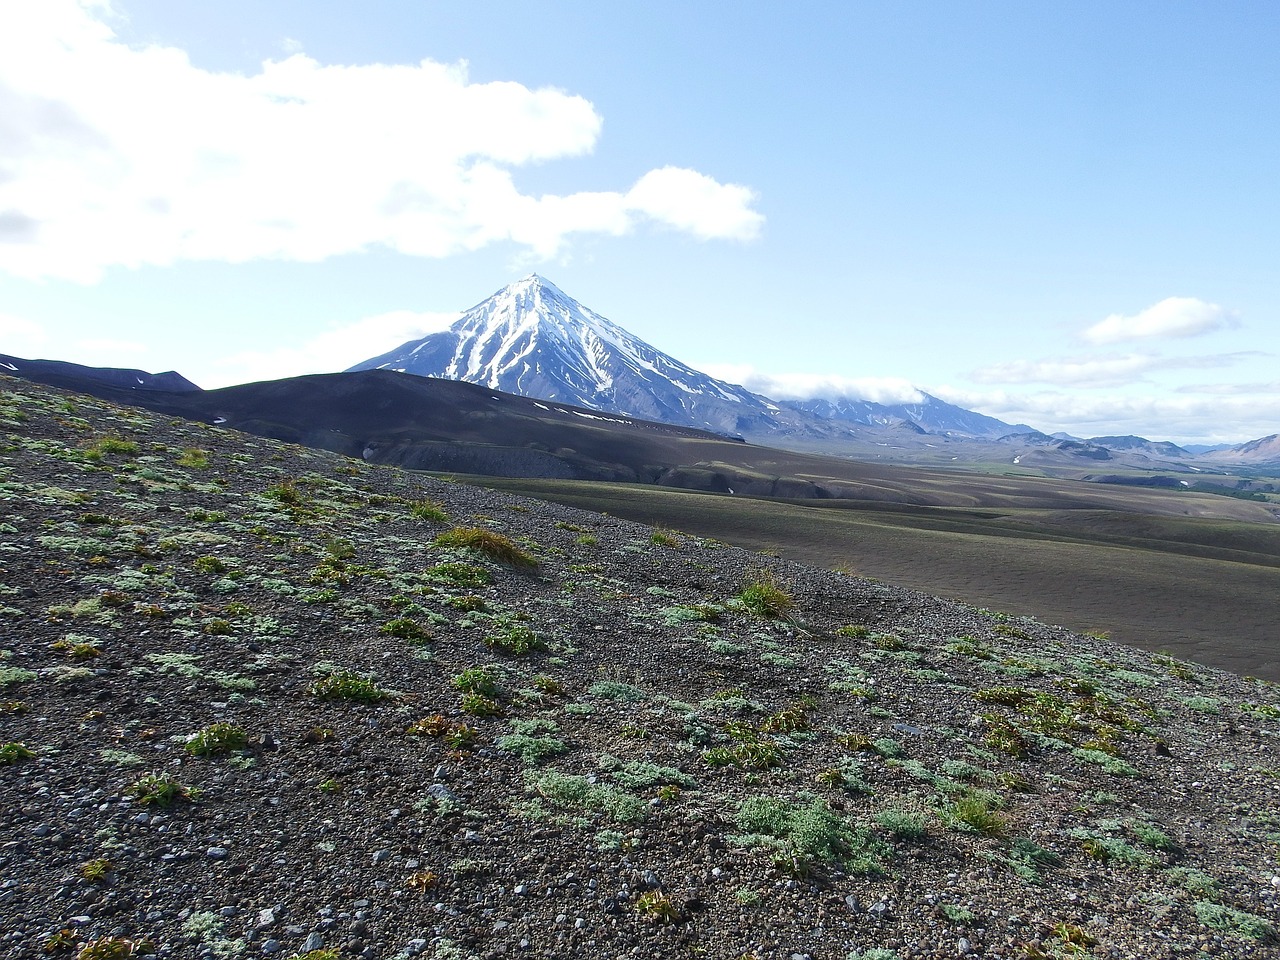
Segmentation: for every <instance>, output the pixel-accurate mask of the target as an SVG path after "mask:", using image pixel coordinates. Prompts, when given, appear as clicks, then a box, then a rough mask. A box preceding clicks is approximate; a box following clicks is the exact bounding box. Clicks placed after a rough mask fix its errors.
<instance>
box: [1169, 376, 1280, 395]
mask: <svg viewBox="0 0 1280 960" xmlns="http://www.w3.org/2000/svg"><path fill="white" fill-rule="evenodd" d="M1175 392H1177V393H1198V394H1202V395H1206V396H1217V397H1228V396H1255V395H1266V394H1277V395H1280V380H1271V381H1267V382H1262V383H1188V384H1183V385H1182V386H1180V387H1176V388H1175Z"/></svg>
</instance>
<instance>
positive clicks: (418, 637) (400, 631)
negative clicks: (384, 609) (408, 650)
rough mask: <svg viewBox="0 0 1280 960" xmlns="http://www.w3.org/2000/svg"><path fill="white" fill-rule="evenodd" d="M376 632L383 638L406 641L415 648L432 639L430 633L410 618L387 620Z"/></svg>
mask: <svg viewBox="0 0 1280 960" xmlns="http://www.w3.org/2000/svg"><path fill="white" fill-rule="evenodd" d="M378 632H379V633H381V634H382V635H383V636H387V637H396V638H397V639H399V640H407V641H409V642H410V643H412V644H414V645H415V646H416V645H420V644H424V643H427V642H429V641H430V640H431V639H432V637H431V632H430V631H429V630H427V629H426V628H425V627H424V626H422V624H420V623H418V621H417V620H414V619H413V618H412V617H396V618H395V619H394V620H388V621H387V622H386V623H384V624H383V625H382V626H381V627H379V628H378Z"/></svg>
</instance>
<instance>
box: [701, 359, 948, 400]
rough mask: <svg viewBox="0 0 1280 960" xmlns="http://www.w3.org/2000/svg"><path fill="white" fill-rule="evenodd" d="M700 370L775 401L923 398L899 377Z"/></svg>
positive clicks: (738, 367) (717, 367)
mask: <svg viewBox="0 0 1280 960" xmlns="http://www.w3.org/2000/svg"><path fill="white" fill-rule="evenodd" d="M698 369H700V370H702V371H703V372H705V373H709V374H710V375H711V376H713V377H716V378H717V379H720V380H727V381H728V382H729V383H736V384H740V385H741V386H744V387H746V388H747V389H748V390H751V391H752V392H754V393H761V394H764V395H765V396H767V397H772V398H773V399H775V400H811V399H813V398H815V397H824V398H827V399H833V400H834V399H838V398H848V399H853V400H871V401H874V402H875V403H887V404H892V403H919V402H920V401H921V400H923V399H924V396H923V394H921V393H920V391H919V390H917V389H916V388H915V387H913V386H912V385H911V383H910V382H909V381H907V380H903V379H901V378H899V377H840V376H835V375H832V374H817V373H765V372H763V371H761V370H757V369H756V368H755V367H752V366H747V365H742V364H716V363H712V364H703V365H702V366H700V367H699V368H698Z"/></svg>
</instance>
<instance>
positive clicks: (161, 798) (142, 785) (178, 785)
mask: <svg viewBox="0 0 1280 960" xmlns="http://www.w3.org/2000/svg"><path fill="white" fill-rule="evenodd" d="M125 792H126V793H128V794H129V796H131V797H133V799H134V800H136V801H137V802H138V803H141V804H145V805H147V806H156V807H168V806H172V805H173V804H174V803H177V802H178V801H179V800H195V799H196V797H197V796H198V794H199V791H197V790H196V789H194V788H193V787H188V786H187V785H186V784H184V783H182V782H180V781H179V780H178V779H177V778H176V777H174V776H173V775H172V774H171V773H167V772H165V773H148V774H146V775H145V776H143V777H140V778H138V779H137V780H135V781H134V782H133V783H131V784H130V785H129V786H128V788H127V790H126V791H125Z"/></svg>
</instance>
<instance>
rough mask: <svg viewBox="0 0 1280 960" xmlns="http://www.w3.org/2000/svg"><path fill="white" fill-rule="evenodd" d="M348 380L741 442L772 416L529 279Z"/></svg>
mask: <svg viewBox="0 0 1280 960" xmlns="http://www.w3.org/2000/svg"><path fill="white" fill-rule="evenodd" d="M350 369H351V370H397V371H400V372H403V373H412V374H417V375H418V376H423V377H441V378H444V379H448V380H465V381H467V382H469V383H477V384H481V385H483V386H486V387H490V388H492V389H494V390H501V391H504V392H506V393H516V394H521V395H523V396H526V397H537V398H540V399H544V400H555V401H558V402H560V403H566V404H573V405H576V406H583V407H589V408H592V409H596V410H605V411H610V412H615V413H625V414H629V415H631V416H635V417H641V418H644V419H648V420H658V421H661V422H664V423H674V424H681V425H684V426H692V427H699V428H703V429H711V430H716V431H719V432H723V433H734V434H737V433H743V432H746V431H747V430H748V429H749V428H751V427H752V426H754V427H756V428H757V429H758V427H759V423H758V422H754V421H758V420H759V418H762V417H764V418H771V417H772V416H773V415H774V414H775V412H776V411H777V409H778V408H777V406H776V405H775V404H774V403H773V402H772V401H770V400H768V399H767V398H765V397H761V396H758V395H756V394H754V393H751V392H750V391H748V390H746V389H744V388H743V387H740V386H737V385H735V384H731V383H726V382H725V381H723V380H717V379H715V378H714V377H710V376H708V375H707V374H705V373H701V372H699V371H697V370H694V369H693V368H692V367H688V366H686V365H685V364H683V363H681V362H680V361H679V360H676V359H675V358H674V357H670V356H668V355H667V354H665V353H663V352H662V351H660V350H658V349H656V348H654V347H652V346H650V345H649V344H647V343H645V342H644V341H643V340H640V339H639V338H638V337H635V336H633V335H632V334H630V333H628V332H627V331H626V330H624V329H622V327H620V326H618V325H617V324H616V323H613V322H612V321H610V320H608V319H606V318H605V317H602V316H600V314H598V313H596V312H595V311H593V310H590V309H588V308H587V307H584V306H583V305H582V304H580V303H578V302H577V301H576V300H574V299H573V298H572V297H570V296H568V295H567V294H566V293H564V292H563V291H562V290H560V289H559V288H558V287H556V286H555V284H553V283H551V282H550V281H548V280H546V279H544V278H543V277H540V276H538V275H537V274H530V275H529V276H527V277H524V278H523V279H521V280H517V281H516V282H515V283H512V284H510V285H509V286H506V287H504V288H503V289H501V290H499V291H498V292H497V293H495V294H494V295H493V296H491V297H490V298H489V299H487V300H485V301H483V302H482V303H478V304H476V305H475V306H474V307H472V308H471V309H470V310H468V311H466V312H465V313H464V314H463V315H462V317H461V318H460V319H458V320H457V321H456V322H454V323H453V324H452V325H451V326H450V327H449V329H448V330H445V331H443V332H440V333H433V334H429V335H427V336H425V337H423V338H421V339H420V340H411V341H409V342H408V343H405V344H402V345H401V346H399V347H397V348H396V349H394V350H391V351H390V352H388V353H384V354H382V355H381V356H378V357H373V358H372V359H370V360H365V361H364V362H363V363H358V364H356V365H355V366H353V367H351V368H350Z"/></svg>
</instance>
